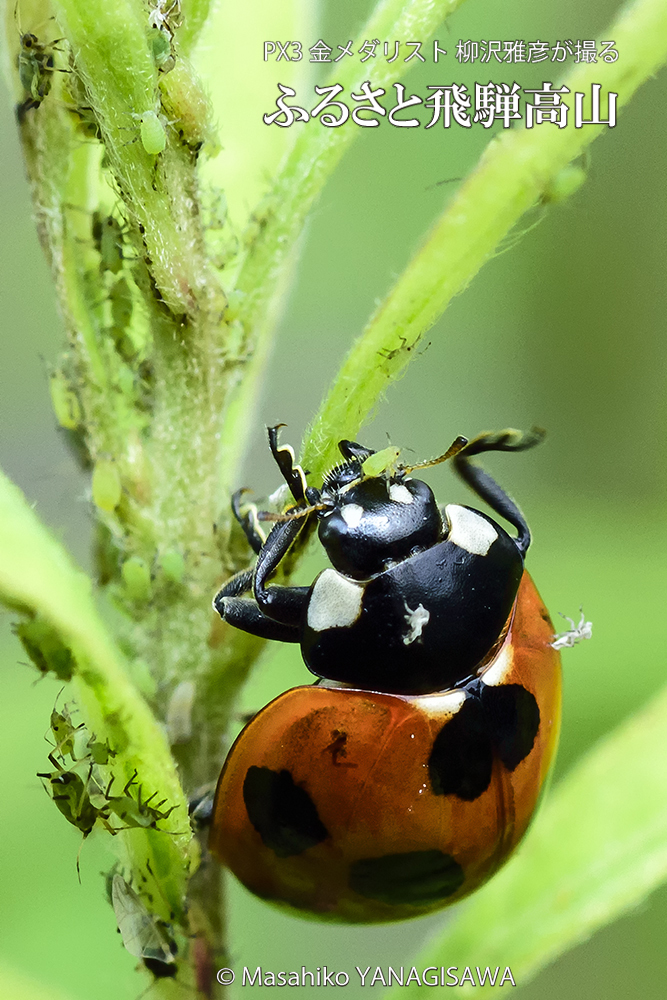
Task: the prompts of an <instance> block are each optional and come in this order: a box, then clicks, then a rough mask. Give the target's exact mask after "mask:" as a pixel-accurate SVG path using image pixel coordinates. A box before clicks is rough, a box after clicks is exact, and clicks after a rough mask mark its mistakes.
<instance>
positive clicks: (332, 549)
mask: <svg viewBox="0 0 667 1000" xmlns="http://www.w3.org/2000/svg"><path fill="white" fill-rule="evenodd" d="M339 448H340V450H341V452H342V454H343V457H344V458H346V459H347V461H346V462H344V463H343V464H342V465H339V466H336V467H335V468H334V469H332V470H331V472H330V473H329V474H328V475H327V476H326V478H325V480H324V483H323V485H322V490H321V492H320V496H319V503H320V504H321V505H322V509H321V510H320V511H319V512H318V520H319V530H318V533H319V538H320V541H321V542H322V545H323V546H324V548H325V549H326V552H327V555H328V556H329V559H330V560H331V562H332V564H333V565H334V566H335V568H336V569H337V570H339V571H340V572H341V573H344V574H345V575H347V576H351V577H353V578H354V579H358V580H362V579H365V578H367V577H369V576H372V575H373V574H375V573H381V572H382V571H383V570H385V569H387V568H388V567H389V566H391V565H392V563H394V562H397V561H399V560H401V559H405V558H406V557H407V556H409V555H410V554H411V553H412V552H414V551H418V550H421V549H424V548H428V547H429V546H431V545H434V544H435V543H436V542H437V541H438V540H439V539H440V538H441V537H442V533H443V528H442V518H441V516H440V512H439V510H438V507H437V504H436V500H435V497H434V496H433V493H432V491H431V489H430V488H429V487H428V486H427V485H426V483H424V482H422V481H421V480H419V479H410V478H409V477H407V476H406V473H405V471H404V470H401V469H398V470H395V469H394V468H393V464H392V463H390V464H389V467H388V468H385V469H383V470H382V471H381V472H379V474H377V475H369V474H367V473H365V471H364V466H365V465H366V463H367V460H368V459H369V458H370V457H371V456H372V455H375V454H376V453H375V452H374V451H371V450H370V449H369V448H364V447H363V446H362V445H359V444H356V443H355V442H353V441H341V442H340V444H339Z"/></svg>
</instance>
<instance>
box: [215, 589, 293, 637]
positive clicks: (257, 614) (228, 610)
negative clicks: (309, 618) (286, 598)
mask: <svg viewBox="0 0 667 1000" xmlns="http://www.w3.org/2000/svg"><path fill="white" fill-rule="evenodd" d="M271 589H278V588H271ZM281 589H285V590H289V589H290V588H289V587H285V588H281ZM304 589H305V588H304ZM213 607H214V608H215V610H216V611H217V612H218V613H219V615H220V617H221V618H222V619H223V621H226V622H229V624H230V625H233V626H234V628H239V629H241V630H242V631H243V632H249V633H250V635H256V636H259V638H260V639H276V640H277V641H278V642H299V629H298V628H297V627H296V626H292V625H288V624H285V623H284V622H277V621H274V620H273V618H267V616H266V615H264V614H262V612H261V611H260V609H259V607H258V606H257V604H256V603H255V601H251V600H249V599H248V598H243V597H220V595H219V594H218V596H217V597H216V599H215V601H214V602H213Z"/></svg>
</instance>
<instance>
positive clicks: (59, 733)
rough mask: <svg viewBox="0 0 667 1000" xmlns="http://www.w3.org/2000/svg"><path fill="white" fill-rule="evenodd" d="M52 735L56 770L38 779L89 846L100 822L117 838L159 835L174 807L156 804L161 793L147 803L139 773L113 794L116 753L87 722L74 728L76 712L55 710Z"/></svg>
mask: <svg viewBox="0 0 667 1000" xmlns="http://www.w3.org/2000/svg"><path fill="white" fill-rule="evenodd" d="M50 729H51V735H52V737H53V741H54V743H55V745H54V748H53V750H52V751H51V752H50V753H49V755H48V758H49V762H50V763H51V765H52V766H53V768H54V770H52V771H44V772H40V773H39V774H38V777H39V778H42V779H43V780H44V781H45V783H46V787H47V789H48V791H49V793H50V795H51V798H52V799H53V801H54V802H55V804H56V806H57V807H58V809H59V810H60V812H61V813H62V815H63V816H64V817H65V819H66V820H67V822H68V823H71V824H72V826H75V827H76V828H77V830H80V831H81V833H82V834H83V839H84V840H85V839H86V837H87V836H88V835H89V834H90V833H91V832H92V830H93V828H94V827H95V824H96V823H97V822H99V823H100V824H101V825H102V826H103V827H104V829H105V830H107V832H108V833H111V834H112V835H115V834H117V833H119V832H120V831H121V830H129V829H137V828H138V829H152V830H159V829H160V827H159V826H158V823H160V822H161V821H163V820H166V819H168V817H169V816H170V814H171V813H172V811H173V809H174V808H175V807H174V806H170V807H167V808H165V802H166V800H165V799H162V800H161V801H159V802H155V801H154V800H155V799H156V797H157V792H154V793H153V794H152V795H149V796H148V797H146V796H145V795H144V792H143V788H142V786H141V785H140V784H139V783H138V782H137V772H136V771H135V772H134V774H133V775H132V776H131V778H130V779H129V781H127V782H126V784H125V786H124V787H123V789H122V791H121V792H120V793H119V794H113V791H112V789H113V786H114V784H115V781H116V779H115V777H114V776H113V775H111V776H110V777H109V776H108V774H109V769H110V768H112V767H113V759H114V758H115V757H116V752H115V751H114V750H113V749H112V748H111V747H110V746H109V744H108V742H106V741H105V742H102V741H99V740H97V739H96V738H95V737H94V736H91V735H90V734H89V733H88V732H87V731H86V729H85V726H84V723H83V722H81V723H79V724H75V722H74V721H73V717H72V708H71V706H68V705H65V706H63V708H62V709H61V710H58V709H57V708H54V710H53V712H52V713H51V720H50ZM78 868H79V862H78V858H77V871H78Z"/></svg>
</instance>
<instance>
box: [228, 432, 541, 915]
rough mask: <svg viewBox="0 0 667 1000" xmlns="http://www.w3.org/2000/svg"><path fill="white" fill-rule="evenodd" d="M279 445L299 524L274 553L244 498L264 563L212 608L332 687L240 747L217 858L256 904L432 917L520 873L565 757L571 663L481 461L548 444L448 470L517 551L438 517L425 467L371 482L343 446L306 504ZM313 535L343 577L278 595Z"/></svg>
mask: <svg viewBox="0 0 667 1000" xmlns="http://www.w3.org/2000/svg"><path fill="white" fill-rule="evenodd" d="M269 433H270V443H271V447H272V451H273V453H274V457H276V460H277V461H278V464H279V467H280V469H281V472H282V473H283V476H284V478H285V479H286V481H287V483H288V485H289V487H290V489H291V490H292V493H293V496H294V498H295V501H296V506H294V507H292V508H291V509H290V510H289V511H288V512H287V518H286V519H283V520H281V521H279V523H278V524H276V526H275V527H274V528H273V530H272V531H271V533H270V534H269V536H268V538H266V539H264V538H263V537H262V536H261V534H260V529H259V526H258V522H257V518H256V516H255V512H254V511H253V510H252V509H249V510H248V511H247V512H245V513H244V512H242V511H241V507H240V504H239V501H238V498H235V502H234V510H235V513H236V514H237V516H238V517H239V520H240V522H241V524H242V525H243V527H244V529H245V530H246V534H247V535H248V538H249V541H250V542H251V544H252V545H253V547H254V548H255V549H256V550H257V551H258V559H257V563H256V566H255V568H254V570H252V571H248V572H244V573H241V574H238V575H237V577H234V578H233V579H232V580H231V581H229V582H228V583H227V584H226V585H225V587H223V589H222V591H221V592H220V594H219V595H218V596H217V597H216V600H215V607H216V608H217V610H218V611H219V612H220V614H221V615H222V617H223V618H224V619H225V620H227V621H229V622H230V623H232V624H234V625H236V626H237V627H240V628H243V629H245V630H246V631H249V632H252V633H254V634H257V635H263V636H265V637H267V638H277V639H282V640H283V641H292V642H300V643H301V648H302V653H303V655H304V659H305V661H306V664H307V665H308V667H309V668H310V669H311V671H312V672H313V673H316V674H317V675H318V676H320V677H321V678H323V681H322V682H321V683H319V684H316V685H313V686H311V687H298V688H294V689H293V690H291V691H287V692H286V693H285V694H283V695H281V696H280V697H278V698H276V699H275V700H274V701H272V702H271V703H270V704H269V705H268V706H266V708H264V709H263V710H262V711H261V712H260V713H259V714H258V715H257V716H256V717H255V718H254V719H253V720H252V721H251V722H250V723H249V724H248V725H247V726H246V728H245V729H244V730H243V732H242V733H241V735H240V736H239V738H238V739H237V741H236V743H235V744H234V746H233V747H232V749H231V751H230V753H229V756H228V759H227V762H226V764H225V766H224V769H223V772H222V775H221V777H220V781H219V783H218V789H217V792H216V798H215V803H214V808H213V816H212V827H211V833H210V847H211V850H212V851H213V853H214V854H215V855H216V856H217V857H218V858H219V859H220V860H221V861H222V862H223V863H224V864H226V865H228V866H229V868H230V869H231V870H232V871H233V872H234V873H235V874H236V875H237V876H238V878H239V879H240V880H241V881H242V882H243V883H244V885H246V886H247V887H248V888H249V889H250V890H251V891H253V892H254V893H256V894H257V895H258V896H261V897H262V898H264V899H267V900H269V901H271V902H274V903H277V904H281V905H287V906H290V907H295V908H297V909H298V910H300V911H302V912H305V913H307V914H309V915H312V916H318V917H320V918H323V919H330V920H339V921H348V922H377V921H388V920H400V919H406V918H409V917H415V916H420V915H423V914H425V913H429V912H432V911H434V910H437V909H439V908H441V907H443V906H446V905H448V904H450V903H452V902H454V901H456V900H458V899H460V898H462V897H463V896H465V895H467V894H468V893H470V892H472V891H473V890H474V889H476V888H477V887H478V886H479V885H480V884H482V883H483V882H484V881H486V880H487V879H488V878H489V877H490V876H491V875H492V874H493V873H494V872H495V871H497V869H498V868H499V867H500V866H501V865H502V864H503V863H504V862H505V861H506V860H507V858H508V857H509V855H510V854H511V852H512V851H513V850H514V848H515V847H516V845H517V844H518V843H519V841H520V839H521V837H522V836H523V834H524V833H525V831H526V828H527V826H528V824H529V822H530V819H531V816H532V814H533V811H534V809H535V807H536V804H537V801H538V799H539V795H540V791H541V789H542V787H543V784H544V781H545V779H546V776H547V773H548V771H549V768H550V765H551V763H552V761H553V757H554V754H555V750H556V745H557V740H558V730H559V722H560V657H559V653H558V652H557V650H555V649H554V648H553V647H552V645H551V640H552V639H553V626H552V624H551V621H550V618H549V615H548V613H547V611H546V609H545V607H544V605H543V604H542V602H541V600H540V597H539V595H538V593H537V591H536V589H535V586H534V584H533V582H532V580H531V579H530V577H529V576H528V574H527V573H526V572H525V571H524V570H523V559H524V555H525V552H526V550H527V548H528V545H529V544H530V533H529V531H528V527H527V525H526V522H525V520H524V519H523V516H522V514H521V512H520V511H519V509H518V508H517V507H516V505H515V504H514V503H513V501H512V500H510V498H509V497H508V496H507V494H505V493H504V492H503V491H502V490H501V489H500V487H499V486H498V485H497V484H496V483H495V482H494V480H492V479H491V478H490V477H489V476H488V474H487V473H485V472H483V471H482V470H481V469H480V468H479V467H477V466H476V465H473V463H472V462H471V461H470V458H471V456H472V455H475V454H479V453H481V452H483V451H491V450H521V449H523V448H526V447H530V446H531V445H532V444H535V443H537V441H538V440H539V439H540V435H538V434H532V435H525V436H520V435H517V433H516V432H508V431H503V432H500V433H499V434H485V435H481V436H480V437H478V438H476V439H475V440H474V441H471V442H467V441H466V440H465V439H464V438H458V439H457V441H456V442H454V445H452V447H451V448H450V449H449V451H448V452H447V453H446V454H445V456H443V457H442V458H441V459H439V460H444V458H445V457H447V458H453V462H454V465H455V468H456V469H457V471H458V472H459V473H460V474H461V475H462V476H463V478H464V479H465V480H466V482H467V483H468V485H470V486H471V487H472V488H473V489H474V490H475V491H476V492H477V493H478V495H480V496H481V497H482V498H483V499H484V500H485V501H486V502H487V503H489V504H490V506H491V507H492V508H493V509H494V510H495V511H497V512H498V513H499V514H500V515H501V516H502V517H504V518H505V519H506V520H507V521H509V522H510V523H511V524H512V525H514V527H516V528H517V531H518V536H517V537H516V538H514V537H512V536H510V535H508V534H507V532H505V531H504V529H503V528H501V526H500V525H499V524H497V523H496V522H495V521H493V520H492V519H491V518H489V517H487V516H486V515H484V514H481V513H480V512H479V511H474V510H472V509H471V508H467V507H459V506H456V505H450V506H448V507H446V508H445V509H444V511H443V512H440V511H438V508H437V505H436V503H435V498H434V497H433V494H432V493H431V491H430V489H429V488H428V486H426V484H425V483H422V482H420V481H419V480H414V479H412V478H410V477H409V473H410V472H411V471H413V469H414V468H416V467H415V466H413V467H412V468H405V467H398V468H395V467H393V466H391V467H389V468H387V469H384V470H382V472H381V473H380V474H379V475H375V474H373V475H369V474H366V473H365V472H364V464H365V463H366V461H367V459H368V458H369V457H370V456H371V455H373V454H374V453H373V452H371V451H370V450H369V449H365V448H363V447H362V446H360V445H357V444H355V443H353V442H347V441H345V442H341V446H340V447H341V451H342V453H343V456H344V458H345V459H346V461H345V463H344V464H343V465H341V466H338V467H337V468H336V469H334V470H333V471H332V472H331V473H330V474H329V475H328V476H327V477H326V479H325V481H324V484H323V487H322V489H321V490H315V489H313V488H312V487H307V486H306V481H305V475H304V474H303V471H302V470H301V469H300V467H299V466H296V465H295V464H294V456H293V453H292V451H291V449H287V448H285V447H282V448H281V447H279V446H278V441H277V428H273V429H272V430H271V431H270V432H269ZM436 461H438V460H436ZM424 464H425V465H427V464H432V463H424ZM311 518H317V520H318V522H319V535H320V540H321V541H322V543H323V545H324V546H325V548H326V551H327V554H328V555H329V557H330V559H331V562H332V564H333V568H330V569H327V570H324V571H323V573H321V574H320V575H319V576H318V578H317V579H316V580H315V581H314V583H313V584H312V586H311V587H279V586H275V585H268V583H267V581H268V578H269V577H270V575H271V574H272V573H273V571H274V570H275V568H276V566H277V565H278V563H279V562H280V560H281V559H282V558H283V556H284V555H285V553H286V551H287V549H288V548H289V546H290V545H291V543H292V542H293V540H294V538H295V537H296V536H297V535H298V534H299V532H300V531H302V530H304V524H305V523H307V521H308V520H309V519H311ZM250 589H251V590H252V593H253V598H252V599H248V598H244V597H243V596H242V595H243V593H245V592H246V591H248V590H250Z"/></svg>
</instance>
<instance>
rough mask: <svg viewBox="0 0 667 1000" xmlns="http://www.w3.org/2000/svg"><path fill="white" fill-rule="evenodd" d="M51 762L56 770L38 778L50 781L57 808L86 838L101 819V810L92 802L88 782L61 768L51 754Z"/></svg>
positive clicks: (78, 775) (73, 772)
mask: <svg viewBox="0 0 667 1000" xmlns="http://www.w3.org/2000/svg"><path fill="white" fill-rule="evenodd" d="M49 760H50V761H51V763H52V764H53V766H54V767H55V768H56V770H55V771H51V772H46V773H39V774H38V775H37V777H38V778H44V779H45V780H46V781H48V783H49V788H50V791H51V798H52V799H53V801H54V802H55V804H56V806H57V807H58V809H59V810H60V812H61V813H62V814H63V816H64V817H65V819H66V820H67V822H68V823H71V824H72V826H75V827H76V828H77V830H81V833H82V834H83V836H84V838H85V837H87V836H88V834H89V833H90V832H91V830H92V829H93V827H94V826H95V823H96V822H97V819H98V818H99V817H100V810H99V809H97V808H96V807H95V806H94V805H93V803H92V802H91V800H90V795H89V794H88V782H87V781H84V779H83V778H82V777H81V775H80V774H77V772H76V771H74V770H69V771H68V770H66V769H65V768H64V767H61V765H60V764H59V763H58V761H57V760H56V759H55V758H54V756H53V754H49ZM91 766H92V765H91ZM89 775H90V772H89Z"/></svg>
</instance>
